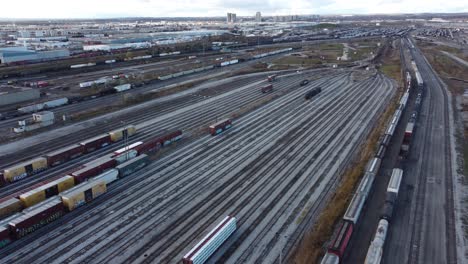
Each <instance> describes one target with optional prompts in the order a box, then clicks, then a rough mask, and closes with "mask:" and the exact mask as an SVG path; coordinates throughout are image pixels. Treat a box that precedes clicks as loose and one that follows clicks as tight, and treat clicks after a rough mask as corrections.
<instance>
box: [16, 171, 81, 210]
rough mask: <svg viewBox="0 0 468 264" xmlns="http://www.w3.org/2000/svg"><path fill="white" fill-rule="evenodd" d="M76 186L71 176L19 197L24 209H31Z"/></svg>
mask: <svg viewBox="0 0 468 264" xmlns="http://www.w3.org/2000/svg"><path fill="white" fill-rule="evenodd" d="M74 185H75V181H74V179H73V177H71V176H68V175H67V176H63V177H62V178H59V179H57V180H55V181H52V182H49V183H47V184H44V185H42V186H39V187H37V188H35V189H33V190H30V191H28V192H26V193H23V194H21V195H20V196H19V198H20V200H21V203H22V205H23V207H31V206H33V205H35V204H38V203H40V202H42V201H44V200H46V199H47V198H50V197H53V196H55V195H57V194H59V193H60V192H63V191H65V190H68V189H70V188H72V187H73V186H74Z"/></svg>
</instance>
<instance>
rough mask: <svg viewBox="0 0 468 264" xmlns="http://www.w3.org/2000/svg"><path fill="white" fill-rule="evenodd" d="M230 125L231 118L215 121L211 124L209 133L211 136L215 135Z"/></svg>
mask: <svg viewBox="0 0 468 264" xmlns="http://www.w3.org/2000/svg"><path fill="white" fill-rule="evenodd" d="M231 126H232V121H231V119H224V120H221V121H219V122H216V123H215V124H213V125H211V126H210V127H209V128H210V134H211V135H212V136H215V135H217V134H219V133H221V132H223V131H224V130H226V129H228V128H230V127H231Z"/></svg>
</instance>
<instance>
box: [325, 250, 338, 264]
mask: <svg viewBox="0 0 468 264" xmlns="http://www.w3.org/2000/svg"><path fill="white" fill-rule="evenodd" d="M339 263H340V257H338V256H337V255H335V254H333V253H328V252H327V253H326V254H325V256H323V258H322V261H321V262H320V264H339Z"/></svg>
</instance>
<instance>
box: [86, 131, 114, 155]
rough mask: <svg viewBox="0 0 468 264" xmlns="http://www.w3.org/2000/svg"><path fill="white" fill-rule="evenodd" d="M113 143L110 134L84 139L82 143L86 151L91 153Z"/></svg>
mask: <svg viewBox="0 0 468 264" xmlns="http://www.w3.org/2000/svg"><path fill="white" fill-rule="evenodd" d="M111 143H112V141H111V138H110V136H109V134H104V135H99V136H96V137H93V138H90V139H87V140H85V141H82V142H81V143H80V145H82V146H83V147H84V149H83V151H84V153H90V152H93V151H95V150H97V149H100V148H102V147H105V146H107V145H109V144H111Z"/></svg>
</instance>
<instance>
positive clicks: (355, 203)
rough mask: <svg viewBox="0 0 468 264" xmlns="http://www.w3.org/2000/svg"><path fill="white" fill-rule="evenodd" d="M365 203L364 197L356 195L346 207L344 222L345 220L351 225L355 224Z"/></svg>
mask: <svg viewBox="0 0 468 264" xmlns="http://www.w3.org/2000/svg"><path fill="white" fill-rule="evenodd" d="M365 202H366V196H365V195H364V194H361V193H356V194H354V196H353V199H352V200H351V203H350V204H349V205H348V208H347V209H346V212H345V214H344V216H343V219H344V220H347V221H349V222H351V223H353V224H356V223H357V221H358V220H359V216H360V215H361V211H362V208H363V207H364V203H365Z"/></svg>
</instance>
